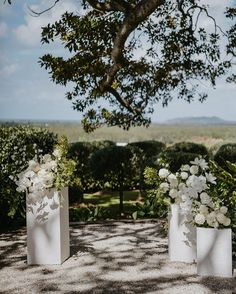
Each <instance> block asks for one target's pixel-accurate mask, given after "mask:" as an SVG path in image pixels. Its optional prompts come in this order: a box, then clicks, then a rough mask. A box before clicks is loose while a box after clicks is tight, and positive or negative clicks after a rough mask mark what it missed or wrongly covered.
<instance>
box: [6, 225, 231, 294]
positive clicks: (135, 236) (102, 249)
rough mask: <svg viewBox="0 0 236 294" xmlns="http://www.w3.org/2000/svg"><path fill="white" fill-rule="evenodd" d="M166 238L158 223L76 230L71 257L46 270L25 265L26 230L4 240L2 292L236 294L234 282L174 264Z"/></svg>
mask: <svg viewBox="0 0 236 294" xmlns="http://www.w3.org/2000/svg"><path fill="white" fill-rule="evenodd" d="M162 232H163V231H162V224H161V223H158V222H156V223H143V224H142V223H141V224H140V223H139V224H135V223H130V224H127V223H122V222H115V223H112V224H106V223H105V224H90V225H78V226H73V227H72V228H71V232H70V233H71V239H70V240H71V248H70V249H71V257H70V258H69V259H68V260H67V261H66V262H64V263H63V264H62V265H41V266H27V264H26V235H25V230H24V229H22V230H18V231H12V232H9V233H5V234H1V235H0V268H1V271H0V281H1V282H0V290H1V291H3V293H12V294H13V293H41V292H42V293H53V292H54V293H84V294H93V293H113V294H115V293H122V294H123V293H135V294H137V293H140V294H144V293H150V294H151V293H168V294H169V293H170V294H172V293H183V294H184V293H199V294H201V293H222V294H223V293H227V294H229V293H233V291H235V289H236V280H235V279H220V278H201V277H198V276H197V275H196V267H195V265H191V264H190V265H189V264H185V263H170V262H169V261H168V248H167V239H166V237H165V236H164V235H163V233H162ZM12 277H13V278H12ZM10 281H12V283H11V282H10ZM203 290H204V292H203ZM0 293H2V292H0Z"/></svg>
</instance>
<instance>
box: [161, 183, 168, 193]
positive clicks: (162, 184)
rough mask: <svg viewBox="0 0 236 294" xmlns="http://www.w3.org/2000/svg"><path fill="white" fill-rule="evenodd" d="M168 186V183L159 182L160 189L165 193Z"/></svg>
mask: <svg viewBox="0 0 236 294" xmlns="http://www.w3.org/2000/svg"><path fill="white" fill-rule="evenodd" d="M169 188H170V186H169V184H168V183H161V184H160V190H161V191H162V192H164V193H166V192H167V191H168V190H169Z"/></svg>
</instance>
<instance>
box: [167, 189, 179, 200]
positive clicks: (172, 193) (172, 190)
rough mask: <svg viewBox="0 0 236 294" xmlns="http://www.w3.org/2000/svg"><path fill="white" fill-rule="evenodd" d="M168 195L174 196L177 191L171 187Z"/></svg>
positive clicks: (176, 194)
mask: <svg viewBox="0 0 236 294" xmlns="http://www.w3.org/2000/svg"><path fill="white" fill-rule="evenodd" d="M169 195H170V197H171V198H176V197H177V196H178V191H177V190H176V189H171V190H170V192H169Z"/></svg>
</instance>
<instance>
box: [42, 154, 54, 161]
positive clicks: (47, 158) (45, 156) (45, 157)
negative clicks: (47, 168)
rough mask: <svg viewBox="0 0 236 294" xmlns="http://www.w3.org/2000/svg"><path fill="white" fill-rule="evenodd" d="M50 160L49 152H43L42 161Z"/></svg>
mask: <svg viewBox="0 0 236 294" xmlns="http://www.w3.org/2000/svg"><path fill="white" fill-rule="evenodd" d="M51 160H52V157H51V155H50V154H45V155H44V156H43V161H44V162H49V161H51Z"/></svg>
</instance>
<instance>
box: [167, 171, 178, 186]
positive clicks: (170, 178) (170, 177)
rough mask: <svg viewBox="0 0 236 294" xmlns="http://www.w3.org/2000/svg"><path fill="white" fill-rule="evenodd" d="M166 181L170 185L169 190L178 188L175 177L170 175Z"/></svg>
mask: <svg viewBox="0 0 236 294" xmlns="http://www.w3.org/2000/svg"><path fill="white" fill-rule="evenodd" d="M167 179H168V181H169V183H170V186H171V188H176V187H177V186H178V180H177V177H176V175H174V174H170V175H169V176H168V178H167Z"/></svg>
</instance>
